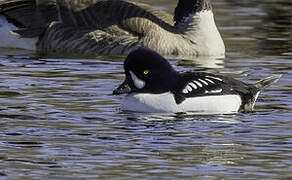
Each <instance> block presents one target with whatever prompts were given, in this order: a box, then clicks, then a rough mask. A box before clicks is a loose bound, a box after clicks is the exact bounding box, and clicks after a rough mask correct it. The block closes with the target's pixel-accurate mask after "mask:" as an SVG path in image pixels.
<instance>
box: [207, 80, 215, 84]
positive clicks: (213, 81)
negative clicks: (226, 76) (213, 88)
mask: <svg viewBox="0 0 292 180" xmlns="http://www.w3.org/2000/svg"><path fill="white" fill-rule="evenodd" d="M205 80H206V81H209V82H210V83H212V84H215V83H214V81H212V80H210V79H205Z"/></svg>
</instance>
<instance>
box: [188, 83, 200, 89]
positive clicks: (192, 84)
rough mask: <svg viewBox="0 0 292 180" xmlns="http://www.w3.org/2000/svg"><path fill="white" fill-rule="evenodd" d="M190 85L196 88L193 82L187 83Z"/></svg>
mask: <svg viewBox="0 0 292 180" xmlns="http://www.w3.org/2000/svg"><path fill="white" fill-rule="evenodd" d="M189 85H190V86H192V87H193V88H194V89H198V87H197V86H196V85H195V84H194V83H192V82H191V83H189Z"/></svg>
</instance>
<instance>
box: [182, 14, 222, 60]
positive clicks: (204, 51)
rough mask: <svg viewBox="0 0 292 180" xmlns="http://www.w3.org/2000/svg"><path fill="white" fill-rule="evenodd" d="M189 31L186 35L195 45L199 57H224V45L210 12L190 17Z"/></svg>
mask: <svg viewBox="0 0 292 180" xmlns="http://www.w3.org/2000/svg"><path fill="white" fill-rule="evenodd" d="M190 19H191V22H190V29H189V30H188V32H186V34H187V35H188V36H189V38H191V39H192V40H193V41H194V42H196V43H197V46H198V47H197V48H198V51H199V52H201V53H200V54H201V55H214V56H222V57H224V55H225V45H224V42H223V40H222V38H221V35H220V33H219V31H218V29H217V26H216V23H215V20H214V15H213V12H212V11H211V10H205V11H201V12H199V13H196V14H195V15H194V16H192V17H191V18H190Z"/></svg>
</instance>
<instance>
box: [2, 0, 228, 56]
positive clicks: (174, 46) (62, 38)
mask: <svg viewBox="0 0 292 180" xmlns="http://www.w3.org/2000/svg"><path fill="white" fill-rule="evenodd" d="M0 37H1V38H0V47H12V48H23V49H28V50H36V51H37V52H39V53H44V54H45V53H78V54H128V53H129V52H131V51H132V50H134V49H137V48H139V47H148V48H151V49H153V50H155V51H157V52H159V53H160V54H163V55H175V56H178V55H182V56H216V57H217V56H218V57H219V56H220V57H222V56H224V54H225V46H224V42H223V40H222V38H221V35H220V33H219V31H218V29H217V26H216V24H215V21H214V15H213V11H212V6H211V2H210V0H178V4H177V7H176V8H175V12H174V16H172V15H170V14H168V13H167V12H165V11H162V10H159V9H156V8H154V7H152V6H150V5H147V4H143V3H137V2H132V1H128V0H85V1H80V0H0Z"/></svg>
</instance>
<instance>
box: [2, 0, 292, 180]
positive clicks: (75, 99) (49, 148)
mask: <svg viewBox="0 0 292 180" xmlns="http://www.w3.org/2000/svg"><path fill="white" fill-rule="evenodd" d="M143 2H149V1H146V0H144V1H143ZM152 4H154V5H156V6H157V7H159V8H161V9H166V10H168V11H170V12H171V11H172V9H173V8H174V7H175V5H176V1H175V0H172V1H171V2H170V1H169V0H161V1H154V0H153V1H152ZM213 4H214V9H215V13H216V19H217V24H218V26H219V28H220V31H221V33H222V36H223V38H224V40H225V44H226V48H227V49H226V50H227V57H226V58H225V59H221V60H210V59H197V60H195V61H187V60H179V59H174V60H171V63H172V64H173V65H174V66H176V68H177V69H179V70H191V69H192V70H193V69H198V70H204V71H209V72H219V73H223V74H225V75H228V76H231V77H235V78H238V79H242V80H244V81H246V82H253V81H256V80H259V79H261V78H263V77H266V76H270V75H273V74H284V76H283V77H282V78H281V80H280V81H279V82H278V83H277V84H275V85H274V86H272V87H269V88H268V89H267V90H266V91H265V92H263V93H262V94H261V95H260V97H259V100H258V103H257V104H256V107H255V112H253V113H248V114H241V113H238V114H233V115H183V114H163V115H161V114H141V113H133V112H123V111H121V110H120V109H119V102H120V98H121V97H116V96H112V95H111V92H112V90H113V89H114V88H115V87H116V86H117V85H118V84H119V83H120V82H121V81H122V79H123V70H122V63H123V57H113V56H111V57H96V58H86V57H75V58H74V57H68V56H67V57H66V58H56V57H39V56H37V55H34V54H31V53H29V52H24V51H19V50H13V51H12V50H4V49H2V50H0V72H1V74H0V119H1V121H0V179H2V178H8V179H95V178H99V179H101V178H102V179H111V178H116V179H128V178H137V179H138V178H139V179H169V178H171V179H177V178H186V179H190V178H193V179H281V178H283V179H290V178H292V116H291V110H292V94H291V91H292V85H291V82H292V80H291V79H292V75H291V72H292V30H291V29H292V4H291V2H290V1H286V0H285V1H284V0H282V1H280V0H278V1H275V0H265V1H264V0H245V1H240V2H239V1H232V0H229V1H224V0H218V1H216V2H214V3H213ZM0 38H1V37H0Z"/></svg>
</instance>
